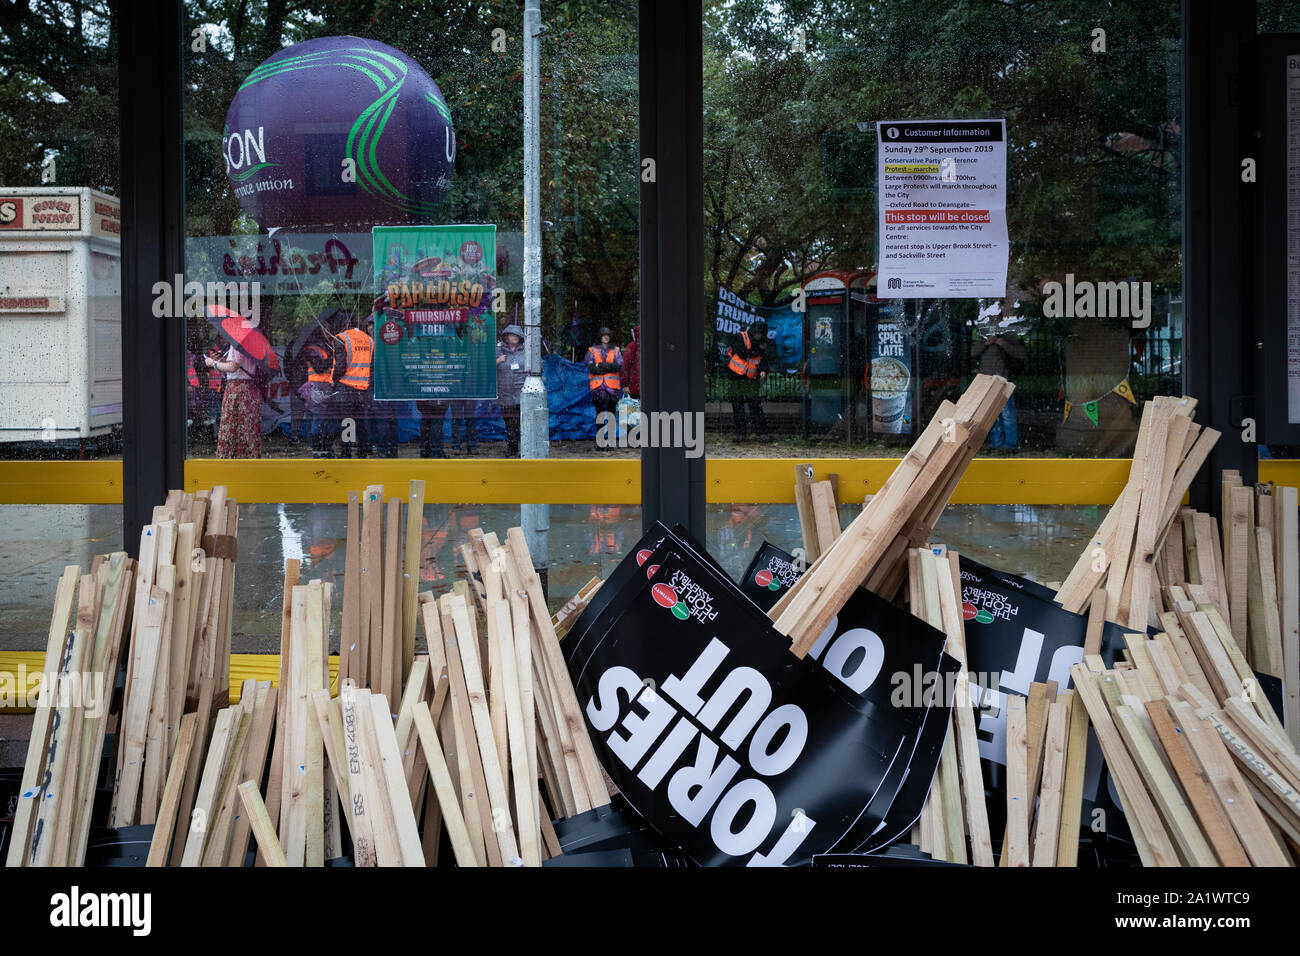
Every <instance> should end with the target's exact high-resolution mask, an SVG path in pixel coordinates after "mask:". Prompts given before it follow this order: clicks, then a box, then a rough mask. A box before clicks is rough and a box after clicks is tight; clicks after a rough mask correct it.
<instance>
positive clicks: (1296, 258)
mask: <svg viewBox="0 0 1300 956" xmlns="http://www.w3.org/2000/svg"><path fill="white" fill-rule="evenodd" d="M1286 395H1287V416H1286V420H1287V422H1288V424H1291V425H1295V424H1297V423H1300V56H1288V57H1287V58H1286Z"/></svg>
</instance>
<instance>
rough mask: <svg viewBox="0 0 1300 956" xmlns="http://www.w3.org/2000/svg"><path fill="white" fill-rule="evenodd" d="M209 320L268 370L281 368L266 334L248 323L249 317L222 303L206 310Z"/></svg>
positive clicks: (237, 346) (272, 370) (234, 344)
mask: <svg viewBox="0 0 1300 956" xmlns="http://www.w3.org/2000/svg"><path fill="white" fill-rule="evenodd" d="M204 314H205V315H206V316H207V319H208V322H209V323H211V325H212V326H213V327H214V328H215V329H216V330H217V331H218V332H220V333H221V334H222V335H223V336H224V337H225V339H226V341H227V342H229V343H230V344H231V345H233V346H234V347H235V348H237V349H239V351H241V352H243V353H244V354H245V355H247V356H248V357H249V358H250V359H252V360H253V361H254V362H256V363H257V364H258V365H259V366H261V367H262V368H263V369H264V370H266V371H267V372H277V371H279V370H280V358H279V356H277V355H276V354H275V350H274V349H272V348H271V343H270V342H268V341H267V340H266V336H265V335H263V334H262V333H261V332H259V331H258V330H257V329H256V328H255V327H253V326H250V325H249V324H248V319H246V318H244V317H243V316H242V315H240V314H239V313H238V312H235V311H233V310H231V309H227V308H226V307H225V306H221V305H210V306H208V307H207V309H206V310H205V311H204Z"/></svg>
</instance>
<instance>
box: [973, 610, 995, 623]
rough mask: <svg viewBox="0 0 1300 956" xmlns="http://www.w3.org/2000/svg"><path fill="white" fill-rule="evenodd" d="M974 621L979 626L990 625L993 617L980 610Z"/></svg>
mask: <svg viewBox="0 0 1300 956" xmlns="http://www.w3.org/2000/svg"><path fill="white" fill-rule="evenodd" d="M975 620H976V621H977V622H979V623H980V624H992V623H993V615H992V614H991V613H989V611H988V610H987V609H985V608H980V609H979V612H978V613H977V614H976V615H975Z"/></svg>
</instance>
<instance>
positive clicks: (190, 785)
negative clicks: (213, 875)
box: [167, 677, 215, 866]
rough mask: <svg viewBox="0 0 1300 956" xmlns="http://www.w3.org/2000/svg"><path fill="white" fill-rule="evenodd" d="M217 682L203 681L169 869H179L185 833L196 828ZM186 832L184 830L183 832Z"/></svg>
mask: <svg viewBox="0 0 1300 956" xmlns="http://www.w3.org/2000/svg"><path fill="white" fill-rule="evenodd" d="M214 688H215V682H214V681H213V680H212V678H211V677H204V678H203V679H202V681H200V684H199V703H198V706H197V709H196V710H195V714H196V715H197V717H198V725H197V727H196V729H195V732H194V747H193V749H191V750H190V759H189V763H188V764H186V767H185V786H184V789H183V790H182V792H181V803H180V807H179V809H178V810H177V812H176V826H177V828H178V829H177V837H176V839H175V840H173V842H172V849H171V854H170V856H168V858H167V865H168V866H180V865H181V861H182V857H183V856H184V854H185V844H186V843H187V842H188V837H186V838H184V839H182V838H181V837H180V834H181V833H182V832H184V833H188V832H189V831H190V830H191V829H192V828H193V825H194V813H193V809H194V800H195V798H196V796H197V794H198V789H199V783H200V778H201V774H200V770H201V768H202V767H203V766H204V763H203V761H204V754H205V753H206V752H208V751H209V750H210V748H209V746H208V731H209V730H210V729H211V728H212V726H213V720H212V697H213V693H214ZM182 827H183V828H184V829H183V830H182V829H180V828H182Z"/></svg>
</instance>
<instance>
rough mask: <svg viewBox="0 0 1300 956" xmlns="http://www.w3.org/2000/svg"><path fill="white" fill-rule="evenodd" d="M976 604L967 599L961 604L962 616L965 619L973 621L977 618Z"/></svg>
mask: <svg viewBox="0 0 1300 956" xmlns="http://www.w3.org/2000/svg"><path fill="white" fill-rule="evenodd" d="M976 613H977V612H976V610H975V605H974V604H971V603H970V601H967V602H966V603H965V604H963V605H962V606H961V618H962V620H963V621H973V620H974V619H975V614H976Z"/></svg>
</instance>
